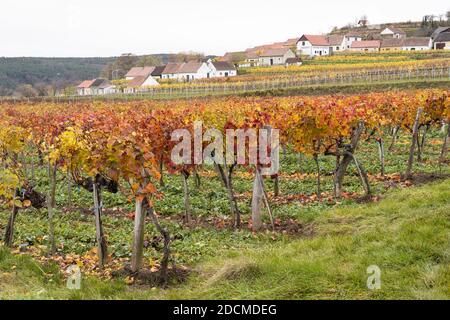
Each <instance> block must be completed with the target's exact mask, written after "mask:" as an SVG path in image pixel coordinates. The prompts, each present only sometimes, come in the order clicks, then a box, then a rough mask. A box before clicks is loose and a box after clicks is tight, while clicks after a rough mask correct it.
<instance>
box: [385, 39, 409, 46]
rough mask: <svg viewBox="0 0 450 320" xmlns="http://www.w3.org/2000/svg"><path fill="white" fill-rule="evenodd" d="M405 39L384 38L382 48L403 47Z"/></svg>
mask: <svg viewBox="0 0 450 320" xmlns="http://www.w3.org/2000/svg"><path fill="white" fill-rule="evenodd" d="M403 43H404V41H403V39H395V38H392V39H384V40H383V41H381V47H382V48H398V47H403Z"/></svg>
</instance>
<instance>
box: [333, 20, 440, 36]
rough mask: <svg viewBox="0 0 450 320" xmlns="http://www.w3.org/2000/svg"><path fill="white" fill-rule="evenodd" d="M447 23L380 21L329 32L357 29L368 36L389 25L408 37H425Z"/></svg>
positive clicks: (340, 33)
mask: <svg viewBox="0 0 450 320" xmlns="http://www.w3.org/2000/svg"><path fill="white" fill-rule="evenodd" d="M446 25H449V23H448V22H445V21H443V22H435V23H433V25H432V26H431V25H430V26H423V25H422V22H421V21H407V22H393V23H382V24H377V25H373V26H370V25H369V26H367V27H354V28H351V27H348V26H346V27H343V28H339V29H336V30H333V31H332V32H331V33H330V34H336V35H344V34H346V33H348V32H349V31H351V32H354V31H357V32H359V33H361V34H362V35H363V36H366V37H367V36H369V35H370V34H371V33H373V32H374V31H375V30H382V29H384V28H387V27H389V26H392V27H396V28H399V29H401V30H403V31H405V32H406V35H407V36H408V37H427V36H430V35H431V34H432V32H433V31H434V30H435V29H436V28H437V27H440V26H446Z"/></svg>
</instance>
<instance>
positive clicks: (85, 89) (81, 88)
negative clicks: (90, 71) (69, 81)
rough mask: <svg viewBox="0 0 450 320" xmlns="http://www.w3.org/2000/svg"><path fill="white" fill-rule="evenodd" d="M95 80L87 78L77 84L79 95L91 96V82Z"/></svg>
mask: <svg viewBox="0 0 450 320" xmlns="http://www.w3.org/2000/svg"><path fill="white" fill-rule="evenodd" d="M93 82H94V80H85V81H83V82H82V83H80V84H79V85H78V86H77V93H78V95H79V96H90V95H92V90H91V89H90V87H91V84H92V83H93Z"/></svg>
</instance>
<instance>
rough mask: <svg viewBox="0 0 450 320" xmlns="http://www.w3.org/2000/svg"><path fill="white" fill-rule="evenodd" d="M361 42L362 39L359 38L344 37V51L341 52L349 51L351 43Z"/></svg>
mask: <svg viewBox="0 0 450 320" xmlns="http://www.w3.org/2000/svg"><path fill="white" fill-rule="evenodd" d="M361 40H362V38H361V37H353V36H351V37H347V36H346V37H344V41H345V42H344V49H343V50H347V49H350V46H351V45H352V43H353V42H355V41H361Z"/></svg>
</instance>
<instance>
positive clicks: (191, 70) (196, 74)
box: [175, 61, 210, 82]
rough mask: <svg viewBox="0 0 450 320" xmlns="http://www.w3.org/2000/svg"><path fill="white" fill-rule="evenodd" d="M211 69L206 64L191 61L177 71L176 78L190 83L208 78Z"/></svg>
mask: <svg viewBox="0 0 450 320" xmlns="http://www.w3.org/2000/svg"><path fill="white" fill-rule="evenodd" d="M209 73H210V69H209V68H208V65H207V64H206V63H205V62H197V61H189V62H186V63H183V64H182V65H181V66H180V67H179V68H178V70H176V71H175V78H176V79H178V80H181V81H186V82H190V81H192V80H196V79H205V78H208V74H209Z"/></svg>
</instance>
